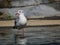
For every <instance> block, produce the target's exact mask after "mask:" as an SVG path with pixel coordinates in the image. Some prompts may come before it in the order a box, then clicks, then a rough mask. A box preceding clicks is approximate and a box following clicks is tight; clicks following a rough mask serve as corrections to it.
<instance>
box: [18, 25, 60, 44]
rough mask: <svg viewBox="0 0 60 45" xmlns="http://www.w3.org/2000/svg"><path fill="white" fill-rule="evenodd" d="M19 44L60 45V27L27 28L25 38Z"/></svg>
mask: <svg viewBox="0 0 60 45" xmlns="http://www.w3.org/2000/svg"><path fill="white" fill-rule="evenodd" d="M18 40H19V39H18ZM17 42H18V43H19V44H20V45H60V26H58V27H31V28H26V29H25V38H24V39H20V41H17Z"/></svg>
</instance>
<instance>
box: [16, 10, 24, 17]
mask: <svg viewBox="0 0 60 45" xmlns="http://www.w3.org/2000/svg"><path fill="white" fill-rule="evenodd" d="M22 14H23V10H18V11H17V13H16V14H15V15H16V16H17V17H18V16H19V15H22Z"/></svg>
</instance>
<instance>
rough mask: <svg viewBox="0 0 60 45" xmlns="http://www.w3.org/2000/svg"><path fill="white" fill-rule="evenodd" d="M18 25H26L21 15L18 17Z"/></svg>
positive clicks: (25, 20)
mask: <svg viewBox="0 0 60 45" xmlns="http://www.w3.org/2000/svg"><path fill="white" fill-rule="evenodd" d="M19 23H20V24H21V25H24V24H26V23H27V19H26V17H25V16H23V15H22V16H21V15H20V17H19Z"/></svg>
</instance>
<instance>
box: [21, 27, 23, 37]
mask: <svg viewBox="0 0 60 45" xmlns="http://www.w3.org/2000/svg"><path fill="white" fill-rule="evenodd" d="M21 30H22V32H21V33H22V38H24V28H22V29H21Z"/></svg>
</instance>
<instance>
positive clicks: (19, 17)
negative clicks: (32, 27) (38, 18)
mask: <svg viewBox="0 0 60 45" xmlns="http://www.w3.org/2000/svg"><path fill="white" fill-rule="evenodd" d="M26 24H27V18H26V17H25V16H24V12H23V10H18V11H17V13H16V20H15V26H16V28H18V30H21V29H23V28H24V27H26ZM22 35H23V36H24V29H23V30H22Z"/></svg>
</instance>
